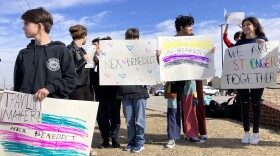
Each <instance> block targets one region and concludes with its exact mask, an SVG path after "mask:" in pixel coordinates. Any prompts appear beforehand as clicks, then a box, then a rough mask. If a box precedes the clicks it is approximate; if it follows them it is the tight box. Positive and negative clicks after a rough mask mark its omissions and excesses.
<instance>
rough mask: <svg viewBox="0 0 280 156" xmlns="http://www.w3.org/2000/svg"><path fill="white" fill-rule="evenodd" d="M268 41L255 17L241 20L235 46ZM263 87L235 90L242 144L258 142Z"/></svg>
mask: <svg viewBox="0 0 280 156" xmlns="http://www.w3.org/2000/svg"><path fill="white" fill-rule="evenodd" d="M264 41H268V40H267V38H266V37H265V33H264V31H263V28H262V26H261V24H260V22H259V21H258V19H257V18H255V17H247V18H245V19H244V20H243V21H242V34H241V39H240V40H239V41H237V43H236V44H235V46H239V45H243V44H249V43H260V42H264ZM263 90H264V88H256V89H250V88H248V89H238V90H237V92H238V94H239V96H240V101H241V113H242V121H243V127H244V131H245V133H244V136H243V139H242V141H241V142H242V143H244V144H248V143H250V144H258V142H259V124H260V117H261V111H260V104H261V97H262V94H263ZM250 103H251V104H252V110H253V134H252V136H251V138H250V121H249V108H250V106H249V104H250Z"/></svg>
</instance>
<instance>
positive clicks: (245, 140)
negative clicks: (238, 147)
mask: <svg viewBox="0 0 280 156" xmlns="http://www.w3.org/2000/svg"><path fill="white" fill-rule="evenodd" d="M249 141H250V132H245V133H244V136H243V139H242V140H241V142H242V143H243V144H249Z"/></svg>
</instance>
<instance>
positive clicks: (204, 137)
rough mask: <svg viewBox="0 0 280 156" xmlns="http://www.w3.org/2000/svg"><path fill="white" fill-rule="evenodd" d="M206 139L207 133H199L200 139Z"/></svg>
mask: <svg viewBox="0 0 280 156" xmlns="http://www.w3.org/2000/svg"><path fill="white" fill-rule="evenodd" d="M207 139H208V135H207V134H204V135H200V140H207Z"/></svg>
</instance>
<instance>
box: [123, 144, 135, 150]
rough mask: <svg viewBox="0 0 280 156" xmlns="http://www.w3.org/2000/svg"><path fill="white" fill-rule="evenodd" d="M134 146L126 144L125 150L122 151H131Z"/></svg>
mask: <svg viewBox="0 0 280 156" xmlns="http://www.w3.org/2000/svg"><path fill="white" fill-rule="evenodd" d="M133 147H134V145H133V144H127V146H126V147H125V148H123V150H124V151H132V149H133Z"/></svg>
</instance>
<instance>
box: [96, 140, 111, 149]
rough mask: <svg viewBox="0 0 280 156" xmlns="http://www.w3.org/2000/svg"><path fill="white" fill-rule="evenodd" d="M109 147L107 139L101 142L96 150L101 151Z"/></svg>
mask: <svg viewBox="0 0 280 156" xmlns="http://www.w3.org/2000/svg"><path fill="white" fill-rule="evenodd" d="M109 146H110V143H109V139H106V140H103V142H102V144H100V145H99V147H98V148H100V149H102V148H107V147H109Z"/></svg>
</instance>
